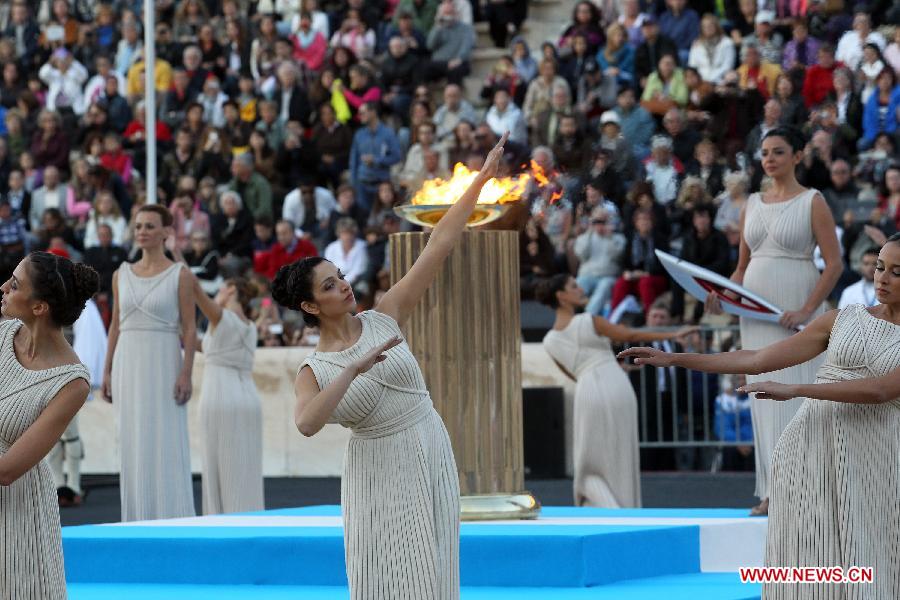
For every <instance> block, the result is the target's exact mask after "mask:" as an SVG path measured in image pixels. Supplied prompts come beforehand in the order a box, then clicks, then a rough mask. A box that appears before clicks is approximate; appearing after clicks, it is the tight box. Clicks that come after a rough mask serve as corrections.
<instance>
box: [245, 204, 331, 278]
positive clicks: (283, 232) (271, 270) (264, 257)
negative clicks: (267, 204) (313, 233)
mask: <svg viewBox="0 0 900 600" xmlns="http://www.w3.org/2000/svg"><path fill="white" fill-rule="evenodd" d="M275 237H276V239H277V241H276V242H275V244H274V245H273V246H272V247H271V248H270V249H269V250H268V251H267V252H261V253H258V254H257V255H256V256H255V257H254V258H253V270H254V271H255V272H257V273H259V274H260V275H262V276H264V277H266V278H267V279H270V280H271V279H275V274H276V273H277V272H278V269H280V268H281V267H282V266H284V265H287V264H290V263H292V262H296V261H298V260H300V259H302V258H306V257H309V256H318V254H319V253H318V251H317V250H316V247H315V245H313V243H312V242H311V241H309V240H308V239H306V238H305V237H298V236H297V235H296V234H295V233H294V224H293V223H291V222H290V221H285V220H283V219H282V220H280V221H278V223H276V224H275Z"/></svg>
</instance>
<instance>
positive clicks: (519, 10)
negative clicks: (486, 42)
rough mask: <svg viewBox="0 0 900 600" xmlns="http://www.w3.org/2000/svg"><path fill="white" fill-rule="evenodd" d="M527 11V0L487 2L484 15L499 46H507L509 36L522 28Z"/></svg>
mask: <svg viewBox="0 0 900 600" xmlns="http://www.w3.org/2000/svg"><path fill="white" fill-rule="evenodd" d="M527 12H528V2H527V1H526V0H503V1H502V2H488V3H487V5H486V6H485V9H484V17H485V18H486V19H487V22H488V33H489V34H490V36H491V40H492V41H493V42H494V45H495V46H496V47H497V48H505V47H506V42H507V40H508V39H509V36H511V35H515V34H516V33H517V32H518V31H519V30H520V29H521V28H522V21H524V20H525V16H526V14H527Z"/></svg>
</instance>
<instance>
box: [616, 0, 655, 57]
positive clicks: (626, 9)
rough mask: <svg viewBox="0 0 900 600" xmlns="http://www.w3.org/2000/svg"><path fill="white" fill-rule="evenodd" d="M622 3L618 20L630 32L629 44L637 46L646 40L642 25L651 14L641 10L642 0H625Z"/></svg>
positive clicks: (633, 46)
mask: <svg viewBox="0 0 900 600" xmlns="http://www.w3.org/2000/svg"><path fill="white" fill-rule="evenodd" d="M621 4H622V7H621V14H620V15H619V17H618V22H619V23H621V24H622V25H623V26H624V27H625V30H626V31H627V32H628V44H629V45H630V46H631V47H632V48H637V47H638V46H640V45H641V44H642V43H643V42H644V36H643V34H642V33H641V27H642V25H643V23H644V20H645V19H646V18H647V17H648V16H649V15H648V14H647V13H645V12H642V11H641V2H640V0H623V1H622V3H621Z"/></svg>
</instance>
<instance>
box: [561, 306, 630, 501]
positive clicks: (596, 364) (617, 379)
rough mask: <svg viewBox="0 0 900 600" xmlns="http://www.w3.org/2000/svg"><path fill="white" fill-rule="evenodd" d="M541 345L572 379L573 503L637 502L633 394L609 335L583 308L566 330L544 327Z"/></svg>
mask: <svg viewBox="0 0 900 600" xmlns="http://www.w3.org/2000/svg"><path fill="white" fill-rule="evenodd" d="M544 349H545V350H546V351H547V354H549V355H550V356H551V357H552V358H553V360H555V361H556V362H558V363H559V364H560V365H562V366H563V367H564V368H565V369H566V371H568V372H569V373H571V374H572V375H574V376H575V378H576V380H577V381H576V383H575V410H574V413H575V414H574V417H573V419H572V422H573V423H574V426H575V431H574V432H573V438H574V439H573V444H574V447H575V448H574V461H575V490H574V491H575V505H576V506H598V507H603V508H635V507H640V505H641V470H640V454H639V449H638V428H637V427H638V426H637V423H638V414H637V398H636V397H635V395H634V388H632V386H631V382H630V381H629V380H628V376H627V375H625V372H624V371H623V370H622V367H620V366H619V363H618V362H616V356H615V354H613V351H612V346H611V345H610V341H609V338H607V337H605V336H602V335H598V334H597V330H596V329H594V319H593V317H592V316H591V315H590V314H589V313H582V314H579V315H575V317H574V318H573V319H572V320H571V321H570V322H569V324H568V325H567V326H566V328H565V329H562V330H556V329H551V330H550V331H549V332H547V335H546V336H544Z"/></svg>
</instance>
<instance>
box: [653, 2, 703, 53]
mask: <svg viewBox="0 0 900 600" xmlns="http://www.w3.org/2000/svg"><path fill="white" fill-rule="evenodd" d="M666 7H667V8H666V10H665V11H664V12H663V13H662V14H661V15H660V16H659V31H660V33H662V34H663V35H664V36H666V37H667V38H669V39H670V40H672V41H673V42H675V47H676V48H677V49H678V59H679V62H680V63H682V64H684V63H686V62H687V60H688V54H689V52H690V49H691V44H692V43H693V42H694V40H695V39H697V36H698V35H699V34H700V16H699V15H698V14H697V11H695V10H694V9H693V8H690V7H689V6H687V0H666Z"/></svg>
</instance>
